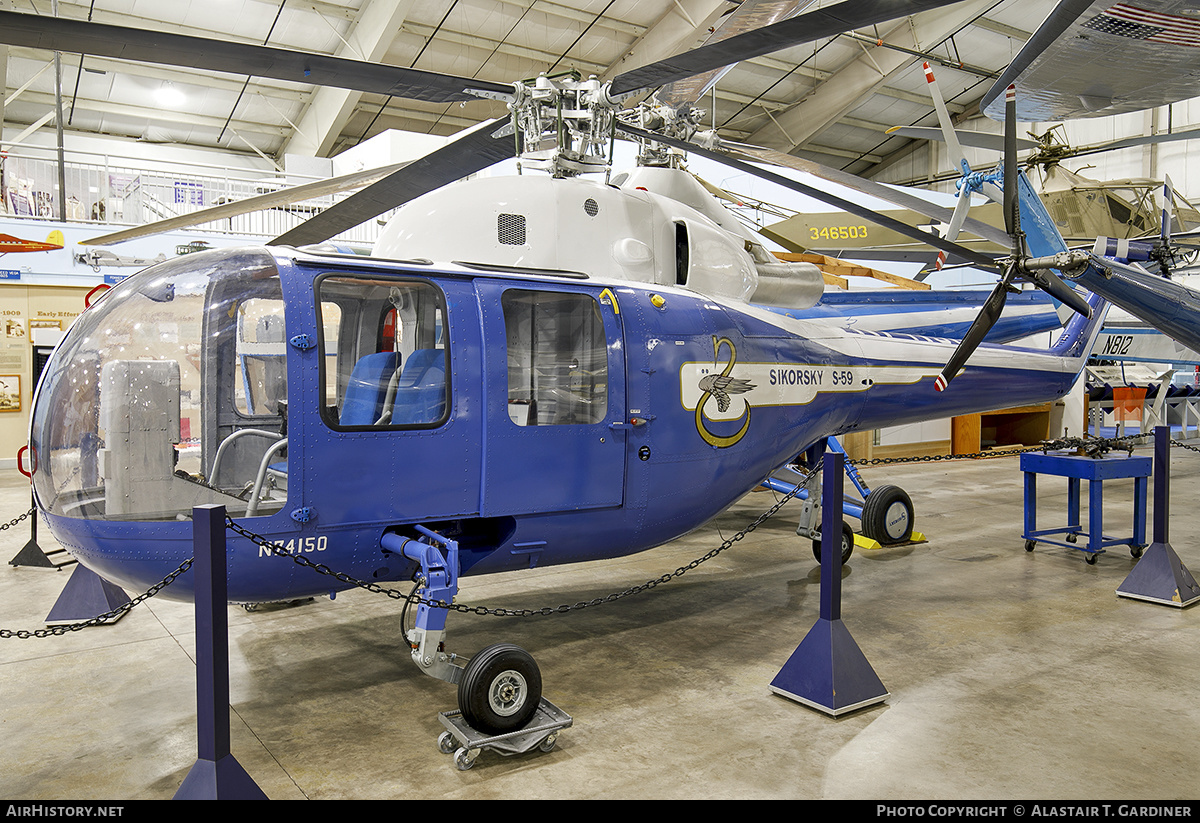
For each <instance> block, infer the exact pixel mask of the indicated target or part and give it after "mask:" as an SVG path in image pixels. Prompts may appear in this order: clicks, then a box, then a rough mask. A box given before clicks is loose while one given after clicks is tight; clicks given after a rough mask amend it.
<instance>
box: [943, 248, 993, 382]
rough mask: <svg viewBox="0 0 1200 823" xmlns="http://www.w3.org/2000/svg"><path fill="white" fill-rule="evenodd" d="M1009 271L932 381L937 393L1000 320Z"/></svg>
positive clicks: (952, 377)
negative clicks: (935, 378) (940, 371)
mask: <svg viewBox="0 0 1200 823" xmlns="http://www.w3.org/2000/svg"><path fill="white" fill-rule="evenodd" d="M1011 271H1012V270H1011V269H1010V270H1009V273H1008V274H1005V276H1004V277H1002V278H1001V279H1000V282H999V283H997V284H996V288H994V289H992V293H991V294H989V295H988V298H987V300H985V301H983V306H982V307H981V308H980V310H979V314H978V315H977V316H976V318H975V320H974V321H973V322H972V323H971V327H970V328H969V329H967V333H966V334H964V335H963V339H962V341H961V342H960V343H959V344H958V348H956V349H955V350H954V354H952V355H950V359H949V360H948V361H947V362H946V365H945V367H944V368H943V369H942V373H941V374H939V375H938V378H937V380H935V381H934V383H933V387H934V388H935V389H936V390H937V391H945V390H946V386H948V385H949V384H950V381H951V380H953V379H954V377H955V375H957V374H958V372H959V371H960V370H961V369H962V367H963V366H965V365H966V363H967V360H968V359H970V357H971V355H972V354H973V353H974V352H975V349H977V348H979V344H980V343H982V342H983V338H985V337H987V334H988V332H989V331H991V330H992V326H994V325H996V321H997V320H999V319H1000V314H1001V313H1002V312H1003V311H1004V304H1005V302H1006V301H1007V300H1008V290H1009V285H1008V281H1009V279H1010V275H1011Z"/></svg>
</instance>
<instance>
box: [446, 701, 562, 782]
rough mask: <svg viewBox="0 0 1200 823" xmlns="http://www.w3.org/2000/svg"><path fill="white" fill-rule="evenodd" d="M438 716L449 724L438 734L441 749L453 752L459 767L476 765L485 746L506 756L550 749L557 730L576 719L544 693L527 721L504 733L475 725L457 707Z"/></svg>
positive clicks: (447, 752) (463, 769)
mask: <svg viewBox="0 0 1200 823" xmlns="http://www.w3.org/2000/svg"><path fill="white" fill-rule="evenodd" d="M438 720H440V721H441V723H442V725H443V726H445V727H446V731H444V732H442V733H441V735H439V736H438V750H439V751H441V752H442V753H443V754H453V755H454V765H455V766H456V767H457V768H458V769H459V771H466V770H467V769H469V768H471V767H472V766H474V765H475V759H476V758H477V757H479V755H480V753H481V752H483V751H485V750H486V751H493V752H497V753H498V754H502V755H504V756H505V757H511V756H512V755H515V754H526V753H528V752H531V751H533V750H534V749H541V750H542V751H544V752H548V751H550V750H551V749H553V748H554V745H555V743H557V742H558V733H559V732H560V731H562V730H563V729H566V728H569V727H570V726H571V723H572V722H573V721H572V719H571V716H570V715H569V714H567V713H566V712H564V711H563V710H562V709H560V708H558V707H557V706H555V705H554V704H553V703H551V702H550V701H549V700H547V699H546V698H544V697H543V698H542V699H541V701H540V702H539V703H538V707H537V710H536V711H535V712H534V713H533V716H532V717H531V718H530V719H529V722H528V723H526V724H525V725H524V726H522V727H521V728H519V729H517V730H515V731H511V732H506V733H504V734H497V735H487V734H485V733H483V732H481V731H479V730H478V729H475V728H473V727H472V726H470V725H469V724H468V723H467V721H466V720H465V719H464V718H463V716H462V712H461V711H458V710H455V711H449V712H441V713H439V714H438Z"/></svg>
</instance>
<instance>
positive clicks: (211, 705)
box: [174, 505, 267, 800]
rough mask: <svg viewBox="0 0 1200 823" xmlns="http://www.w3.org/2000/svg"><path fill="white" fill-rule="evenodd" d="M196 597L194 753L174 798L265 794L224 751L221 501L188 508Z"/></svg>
mask: <svg viewBox="0 0 1200 823" xmlns="http://www.w3.org/2000/svg"><path fill="white" fill-rule="evenodd" d="M192 543H193V551H194V553H195V554H194V557H195V560H194V562H193V563H192V574H193V575H194V576H195V599H196V730H197V743H198V745H197V755H198V756H197V759H196V762H195V764H194V765H193V766H192V768H191V770H190V771H189V772H188V773H187V777H185V778H184V779H183V783H182V784H181V785H180V786H179V790H178V791H177V792H176V793H175V798H174V799H176V800H266V799H267V796H266V794H264V793H263V790H262V789H260V788H259V787H258V784H256V783H255V782H254V780H253V779H251V777H250V775H248V774H247V773H246V770H245V769H243V768H242V766H241V764H239V763H238V762H237V760H236V759H235V758H234V757H233V755H232V754H230V753H229V614H228V611H227V609H228V597H227V593H228V579H227V578H226V562H225V507H224V506H217V505H205V506H196V507H195V508H193V509H192Z"/></svg>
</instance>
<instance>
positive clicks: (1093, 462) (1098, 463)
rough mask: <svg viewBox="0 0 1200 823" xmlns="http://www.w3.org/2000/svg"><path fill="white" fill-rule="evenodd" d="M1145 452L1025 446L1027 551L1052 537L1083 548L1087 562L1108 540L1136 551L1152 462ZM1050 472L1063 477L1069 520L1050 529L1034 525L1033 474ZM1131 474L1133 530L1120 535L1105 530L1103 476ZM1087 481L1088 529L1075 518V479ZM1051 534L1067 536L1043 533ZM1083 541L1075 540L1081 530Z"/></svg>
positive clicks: (1141, 541) (1143, 542) (1143, 534)
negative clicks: (1096, 453)
mask: <svg viewBox="0 0 1200 823" xmlns="http://www.w3.org/2000/svg"><path fill="white" fill-rule="evenodd" d="M1153 462H1154V461H1153V460H1151V458H1149V457H1135V456H1132V455H1130V456H1125V455H1120V456H1114V455H1110V456H1106V457H1087V456H1084V455H1078V454H1075V453H1073V452H1048V453H1044V454H1043V453H1039V452H1025V453H1024V454H1022V455H1021V471H1022V472H1024V473H1025V533H1024V535H1023V537H1024V538H1025V551H1030V552H1031V551H1033V547H1034V546H1035V545H1036V544H1037V543H1039V542H1040V543H1050V544H1053V545H1056V546H1063V547H1065V548H1068V549H1079V550H1080V551H1082V552H1084V557H1085V559H1086V560H1087V562H1088V563H1095V562H1096V558H1097V557H1098V556H1099V555H1100V554H1101V553H1102V552H1103V551H1104V550H1105V548H1106V547H1108V546H1129V551H1130V554H1132V555H1133V556H1134V557H1140V556H1141V554H1142V550H1143V549H1144V548H1145V547H1146V488H1147V485H1148V479H1149V477H1150V472H1151V469H1152V467H1153ZM1039 474H1048V475H1054V476H1057V477H1065V478H1067V525H1066V526H1065V527H1064V526H1060V527H1058V528H1054V529H1038V527H1037V476H1038V475H1039ZM1130 477H1131V478H1133V536H1132V537H1130V538H1125V539H1119V538H1111V537H1106V536H1105V535H1104V481H1105V480H1116V479H1120V478H1130ZM1080 480H1087V481H1088V530H1087V531H1084V530H1083V528H1082V525H1081V524H1080V522H1079V481H1080ZM1050 535H1065V537H1066V541H1067V542H1065V543H1064V542H1061V541H1059V540H1049V539H1047V537H1048V536H1050ZM1080 535H1084V536H1086V537H1087V543H1086V544H1082V545H1079V544H1078V540H1079V536H1080Z"/></svg>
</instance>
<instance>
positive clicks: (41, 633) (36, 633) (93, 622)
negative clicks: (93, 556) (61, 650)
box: [0, 557, 195, 640]
mask: <svg viewBox="0 0 1200 823" xmlns="http://www.w3.org/2000/svg"><path fill="white" fill-rule="evenodd" d="M193 560H195V558H192V557H189V558H188V559H187V560H185V561H183V563H181V564H180V565H179V568H177V569H175V571H173V572H171V573H170V574H168V575H167V576H166V577H164V578H163V579H162V580H160V581H159V582H158V583H155V584H154V585H153V586H151V587H150V588H149V589H147V590H146V591H145V592H143V593H142V594H139V595H138V596H137V597H135V598H133V599H132V600H130V601H129V602H128V603H124V604H122V605H120V606H117V607H116V608H115V609H112V610H111V611H107V612H105V613H104V614H101V615H97V616H96V617H93V618H91V619H90V620H84V621H82V622H80V623H67V624H63V625H61V626H50V627H49V628H46V629H34V630H33V631H26V630H13V629H0V639H7V638H10V637H17V638H20V639H22V640H26V639H28V638H30V637H52V636H57V635H63V634H66V633H67V632H77V631H79V630H80V629H87V628H90V627H92V626H98V625H100V624H101V623H105V622H107V621H108V620H111V619H113V618H116V617H121V616H123V615H124V614H125V613H126V612H127V611H129V610H130V609H132V608H133V607H134V606H137V605H140V604H141V603H142V602H143V601H145V600H149V599H150V598H151V597H153V596H154V595H156V594H158V593H159V592H160V591H162V590H163V589H165V588H166V587H167V586H169V585H171V584H172V583H173V582H175V578H177V577H179V575H181V574H183V573H184V572H186V571H187V570H188V569H190V568H191V567H192V561H193Z"/></svg>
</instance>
